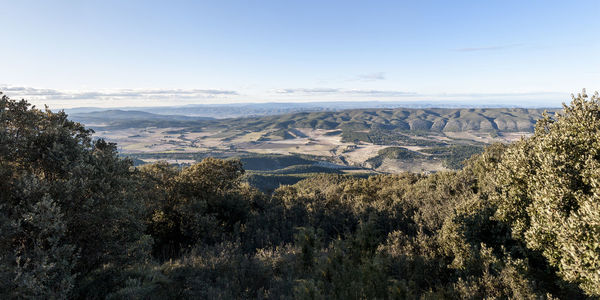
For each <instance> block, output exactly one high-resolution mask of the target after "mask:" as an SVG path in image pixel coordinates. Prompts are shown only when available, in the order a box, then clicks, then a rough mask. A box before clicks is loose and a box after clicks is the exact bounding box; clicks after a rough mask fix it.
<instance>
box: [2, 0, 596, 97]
mask: <svg viewBox="0 0 600 300" xmlns="http://www.w3.org/2000/svg"><path fill="white" fill-rule="evenodd" d="M0 4H1V6H0V7H2V12H3V13H2V18H0V33H1V35H0V36H1V37H2V47H0V59H1V65H2V72H0V90H3V91H4V92H5V93H6V94H8V95H9V96H12V97H16V98H19V97H26V98H28V99H31V101H32V102H34V103H36V104H38V105H40V104H43V103H46V104H49V105H50V106H51V107H56V108H61V107H64V108H68V107H77V106H91V105H93V106H106V107H109V106H125V105H130V106H149V105H179V104H189V103H231V102H265V101H277V102H288V101H335V100H345V101H373V100H379V101H429V100H436V101H449V102H451V101H469V102H472V103H475V104H477V103H482V104H489V103H507V104H524V103H539V104H540V105H544V104H548V105H557V104H560V103H561V102H562V101H568V99H569V94H570V93H575V92H578V91H580V90H581V89H582V88H587V89H588V91H594V90H599V89H600V55H599V53H600V42H599V37H600V18H598V15H599V13H600V1H597V0H592V1H523V0H521V1H324V0H322V1H310V0H308V1H248V0H246V1H226V0H222V1H161V2H158V1H26V0H21V1H0Z"/></svg>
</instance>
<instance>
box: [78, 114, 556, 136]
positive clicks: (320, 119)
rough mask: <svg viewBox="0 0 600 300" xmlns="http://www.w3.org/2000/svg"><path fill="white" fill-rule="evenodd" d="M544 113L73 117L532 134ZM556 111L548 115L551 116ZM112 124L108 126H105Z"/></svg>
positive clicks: (240, 126)
mask: <svg viewBox="0 0 600 300" xmlns="http://www.w3.org/2000/svg"><path fill="white" fill-rule="evenodd" d="M544 111H545V109H527V108H428V109H409V108H398V109H353V110H343V111H327V112H300V113H292V114H283V115H275V116H264V117H249V118H233V119H220V120H205V119H200V118H189V117H188V118H186V117H182V116H166V115H165V116H162V117H160V118H159V116H161V115H157V114H148V116H147V117H144V115H141V114H140V112H136V111H131V112H130V114H131V116H130V117H129V118H127V111H120V114H118V116H119V117H118V118H114V117H111V116H112V115H114V111H112V112H109V113H106V112H102V111H98V112H93V113H85V114H74V115H72V116H71V117H72V118H73V119H74V120H77V121H79V122H82V123H84V124H86V123H87V124H94V123H97V121H98V120H100V119H102V118H104V121H105V123H107V124H106V125H108V126H109V127H111V128H137V127H147V126H156V127H191V128H193V127H197V128H203V127H221V128H228V129H237V130H255V131H259V130H265V129H286V128H287V129H289V128H314V129H342V130H344V129H346V130H369V129H397V130H413V131H445V132H460V131H499V132H516V131H520V132H531V131H533V127H534V125H535V122H536V120H538V119H540V118H541V117H542V113H543V112H544ZM556 111H557V109H549V112H550V113H551V114H552V113H554V112H556ZM107 120H108V122H106V121H107Z"/></svg>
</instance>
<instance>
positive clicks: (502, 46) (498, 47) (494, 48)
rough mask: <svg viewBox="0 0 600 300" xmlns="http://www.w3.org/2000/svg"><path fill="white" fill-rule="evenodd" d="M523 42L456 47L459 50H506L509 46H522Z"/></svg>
mask: <svg viewBox="0 0 600 300" xmlns="http://www.w3.org/2000/svg"><path fill="white" fill-rule="evenodd" d="M521 45H522V44H509V45H496V46H484V47H466V48H458V49H454V50H455V51H459V52H476V51H494V50H504V49H509V48H514V47H517V46H521Z"/></svg>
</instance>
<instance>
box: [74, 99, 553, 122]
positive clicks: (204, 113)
mask: <svg viewBox="0 0 600 300" xmlns="http://www.w3.org/2000/svg"><path fill="white" fill-rule="evenodd" d="M511 107H515V106H514V105H502V104H488V105H484V104H476V105H475V104H473V103H462V102H441V101H440V102H381V101H372V102H350V101H346V102H305V103H298V102H294V103H279V102H277V103H238V104H193V105H185V106H161V107H120V108H111V109H110V110H107V109H105V108H98V107H80V108H72V109H65V112H67V113H68V114H69V115H72V116H79V115H82V114H85V113H92V112H99V111H107V112H109V113H108V114H109V116H108V118H112V117H111V116H110V115H111V114H113V113H114V114H115V117H120V115H119V113H118V112H119V111H137V112H138V114H137V117H143V115H142V114H141V113H142V112H145V113H151V114H157V115H177V116H190V117H204V118H216V119H224V118H237V117H258V116H269V115H281V114H289V113H296V112H319V111H340V110H347V109H383V108H386V109H394V108H511ZM519 107H521V106H519ZM522 107H527V108H544V107H543V106H539V105H538V106H535V105H523V106H522ZM549 108H552V107H549ZM148 117H149V116H148ZM152 118H158V117H152ZM172 119H173V118H172Z"/></svg>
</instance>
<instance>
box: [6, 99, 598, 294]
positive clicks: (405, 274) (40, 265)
mask: <svg viewBox="0 0 600 300" xmlns="http://www.w3.org/2000/svg"><path fill="white" fill-rule="evenodd" d="M599 141H600V98H599V96H598V94H597V93H596V94H595V95H593V96H592V97H588V96H587V95H585V92H584V93H583V94H580V95H578V96H577V97H574V99H573V101H572V103H571V104H570V106H567V107H565V108H564V111H563V112H562V113H561V114H557V115H556V116H554V117H552V118H551V117H550V116H545V117H543V118H542V119H540V120H539V121H538V122H537V124H536V129H535V134H534V135H533V136H532V137H531V138H529V139H523V140H521V141H519V142H516V143H514V144H511V145H508V146H506V145H502V144H495V145H492V146H489V147H487V148H486V149H485V151H484V152H483V153H482V154H478V155H475V156H473V157H472V158H471V159H469V160H468V161H467V162H466V163H465V165H464V168H463V169H462V170H460V171H453V172H439V173H436V174H432V175H428V176H425V175H418V174H409V173H405V174H400V175H377V176H370V177H368V178H357V177H348V176H345V175H341V174H320V175H314V176H312V177H309V178H307V179H305V180H302V181H300V182H298V183H296V184H294V185H289V186H282V187H280V188H278V189H276V190H275V191H274V192H273V193H272V194H265V193H262V192H260V191H259V190H257V189H255V188H254V187H252V186H251V185H248V184H247V183H245V182H244V181H243V178H244V169H243V167H242V163H241V162H240V161H239V160H221V159H215V158H206V159H204V160H203V161H202V162H200V163H198V164H194V165H192V166H190V167H186V168H182V169H178V168H174V167H172V166H170V165H168V164H166V163H156V164H150V165H144V166H142V167H139V168H134V167H133V166H132V162H131V161H129V160H127V159H121V158H119V156H118V154H117V151H116V145H114V144H111V143H107V142H105V141H103V140H93V139H92V132H91V131H90V130H88V129H86V128H84V127H83V126H82V125H80V124H78V123H75V122H71V121H69V120H68V118H67V116H66V115H65V114H64V113H52V112H49V111H41V110H37V109H33V108H30V107H29V105H28V104H27V103H26V102H25V101H18V102H17V101H13V100H11V99H8V98H7V97H3V98H2V99H1V100H0V230H1V232H2V235H0V297H1V298H86V299H87V298H92V299H93V298H111V299H121V298H128V299H130V298H140V299H152V298H156V299H163V298H167V299H168V298H175V299H178V298H201V299H236V298H237V299H248V298H250V299H252V298H269V299H280V298H284V299H285V298H297V299H332V298H333V299H372V298H380V299H405V298H409V299H414V298H422V299H440V298H448V299H459V298H467V299H481V298H498V299H507V298H519V299H540V298H544V299H554V298H560V299H585V298H595V297H600V273H599V270H600V259H599V258H600V207H599V206H600V199H599V197H600V196H599V195H600V189H599V188H600V144H599ZM440 151H442V150H440ZM444 151H445V150H444ZM456 151H460V152H464V151H465V150H464V149H457V150H456ZM469 151H470V150H469ZM388 152H389V153H388ZM382 155H393V156H405V155H416V154H414V153H411V152H407V151H406V150H405V149H403V148H396V149H392V150H389V151H387V152H386V153H382Z"/></svg>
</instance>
